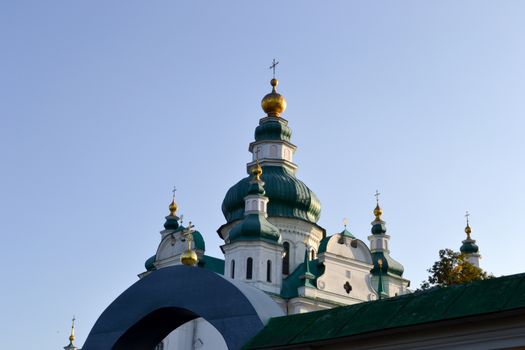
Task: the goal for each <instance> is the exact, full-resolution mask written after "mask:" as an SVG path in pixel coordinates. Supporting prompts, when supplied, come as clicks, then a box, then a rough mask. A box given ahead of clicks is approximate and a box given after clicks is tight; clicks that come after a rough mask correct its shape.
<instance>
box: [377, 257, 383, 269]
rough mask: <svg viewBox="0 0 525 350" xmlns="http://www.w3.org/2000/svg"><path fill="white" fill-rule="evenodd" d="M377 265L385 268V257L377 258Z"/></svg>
mask: <svg viewBox="0 0 525 350" xmlns="http://www.w3.org/2000/svg"><path fill="white" fill-rule="evenodd" d="M377 265H378V266H379V270H382V269H383V259H377Z"/></svg>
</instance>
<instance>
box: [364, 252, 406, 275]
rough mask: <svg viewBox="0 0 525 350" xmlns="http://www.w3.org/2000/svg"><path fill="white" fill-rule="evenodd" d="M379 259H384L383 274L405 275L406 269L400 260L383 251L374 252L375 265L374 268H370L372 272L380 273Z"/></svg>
mask: <svg viewBox="0 0 525 350" xmlns="http://www.w3.org/2000/svg"><path fill="white" fill-rule="evenodd" d="M379 259H381V260H382V261H383V267H382V270H381V271H382V273H383V274H391V275H394V276H399V277H403V272H404V271H405V268H404V267H403V265H401V263H400V262H398V261H397V260H395V259H394V258H392V257H391V256H390V254H388V253H387V252H382V251H378V252H373V253H372V261H373V263H374V267H373V268H372V270H370V273H371V274H373V275H378V274H379V263H378V260H379Z"/></svg>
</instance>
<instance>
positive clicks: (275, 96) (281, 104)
mask: <svg viewBox="0 0 525 350" xmlns="http://www.w3.org/2000/svg"><path fill="white" fill-rule="evenodd" d="M278 64H279V62H278V61H276V60H275V58H274V59H273V62H272V65H271V66H270V69H272V70H273V79H272V80H270V85H271V86H272V92H270V93H269V94H267V95H266V96H264V97H263V99H262V101H261V107H262V109H263V111H264V112H265V113H266V114H268V116H269V117H279V116H281V113H283V112H284V110H285V109H286V100H285V98H284V97H283V96H282V95H280V94H279V93H277V89H276V88H277V84H279V81H278V80H277V79H275V67H276V66H277V65H278Z"/></svg>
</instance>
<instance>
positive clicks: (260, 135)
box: [255, 118, 292, 142]
mask: <svg viewBox="0 0 525 350" xmlns="http://www.w3.org/2000/svg"><path fill="white" fill-rule="evenodd" d="M291 137H292V129H290V127H289V126H288V125H286V122H285V121H283V120H281V119H278V118H268V119H266V120H265V119H263V122H261V124H260V125H259V126H258V127H257V128H255V141H268V140H276V141H277V140H282V141H288V142H290V138H291Z"/></svg>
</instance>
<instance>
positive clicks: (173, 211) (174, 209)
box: [168, 196, 178, 216]
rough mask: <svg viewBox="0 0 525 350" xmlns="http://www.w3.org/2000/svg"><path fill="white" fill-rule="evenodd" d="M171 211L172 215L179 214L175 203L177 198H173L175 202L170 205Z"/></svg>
mask: <svg viewBox="0 0 525 350" xmlns="http://www.w3.org/2000/svg"><path fill="white" fill-rule="evenodd" d="M168 208H169V210H170V215H171V216H175V215H176V213H177V208H178V207H177V203H175V196H174V197H173V200H172V201H171V203H170V206H169V207H168Z"/></svg>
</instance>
